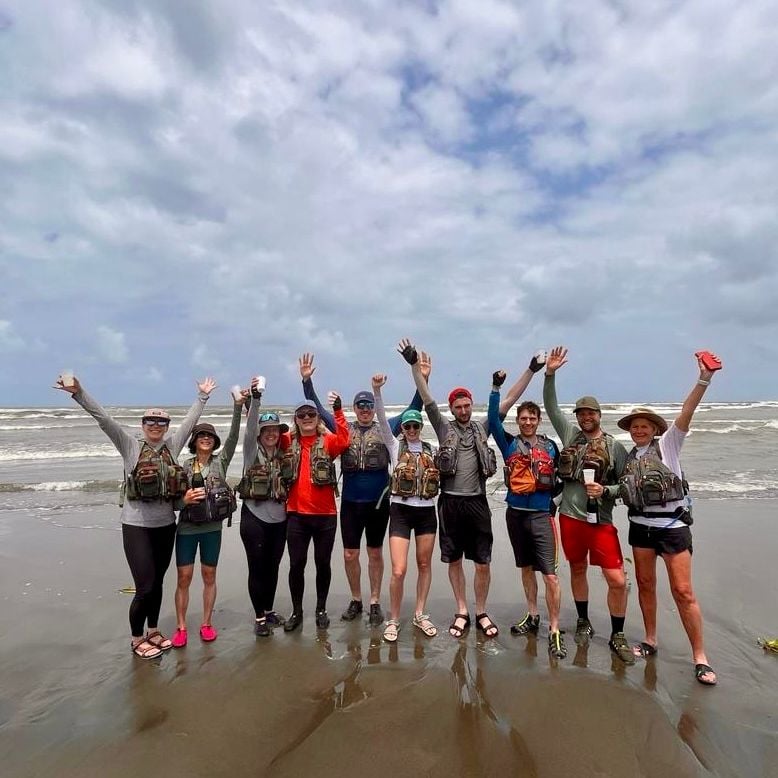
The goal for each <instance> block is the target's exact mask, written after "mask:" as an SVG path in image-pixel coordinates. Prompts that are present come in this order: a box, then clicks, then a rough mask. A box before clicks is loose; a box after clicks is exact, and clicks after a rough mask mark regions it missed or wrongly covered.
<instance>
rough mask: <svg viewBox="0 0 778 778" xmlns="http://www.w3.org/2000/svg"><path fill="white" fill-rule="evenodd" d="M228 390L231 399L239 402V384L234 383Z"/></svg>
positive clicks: (240, 397)
mask: <svg viewBox="0 0 778 778" xmlns="http://www.w3.org/2000/svg"><path fill="white" fill-rule="evenodd" d="M230 392H232V399H233V400H235V402H236V403H239V402H240V401H241V400H242V399H243V395H242V394H241V388H240V384H235V386H233V387H232V389H230Z"/></svg>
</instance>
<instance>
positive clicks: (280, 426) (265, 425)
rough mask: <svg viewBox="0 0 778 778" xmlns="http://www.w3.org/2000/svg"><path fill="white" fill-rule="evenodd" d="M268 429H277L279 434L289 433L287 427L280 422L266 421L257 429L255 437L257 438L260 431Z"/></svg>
mask: <svg viewBox="0 0 778 778" xmlns="http://www.w3.org/2000/svg"><path fill="white" fill-rule="evenodd" d="M268 427H278V430H279V432H281V433H284V432H289V425H288V424H285V423H284V422H282V421H266V422H263V423H262V424H260V425H259V426H258V427H257V437H259V433H260V432H262V430H265V429H267V428H268Z"/></svg>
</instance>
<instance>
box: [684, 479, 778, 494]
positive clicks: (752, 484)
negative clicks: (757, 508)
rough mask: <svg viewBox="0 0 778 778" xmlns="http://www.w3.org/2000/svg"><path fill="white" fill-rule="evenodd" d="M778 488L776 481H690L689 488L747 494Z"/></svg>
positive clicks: (693, 491)
mask: <svg viewBox="0 0 778 778" xmlns="http://www.w3.org/2000/svg"><path fill="white" fill-rule="evenodd" d="M775 489H778V481H690V482H689V490H690V492H691V493H692V495H693V494H694V493H695V492H726V493H728V494H748V493H749V492H763V491H765V490H771V491H772V490H775Z"/></svg>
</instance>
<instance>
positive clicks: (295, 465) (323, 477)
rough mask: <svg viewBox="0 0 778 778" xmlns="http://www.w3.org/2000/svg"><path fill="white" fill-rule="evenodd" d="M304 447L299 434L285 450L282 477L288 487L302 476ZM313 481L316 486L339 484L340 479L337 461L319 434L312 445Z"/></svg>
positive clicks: (311, 474)
mask: <svg viewBox="0 0 778 778" xmlns="http://www.w3.org/2000/svg"><path fill="white" fill-rule="evenodd" d="M301 455H302V447H301V446H300V441H299V439H298V438H297V436H295V437H293V438H292V443H291V445H290V446H289V448H288V449H287V450H286V451H285V452H284V455H283V459H282V461H281V478H282V480H283V481H284V483H285V484H286V486H287V487H289V486H291V485H292V484H293V483H294V482H295V481H296V480H297V479H298V478H299V477H300V460H301ZM310 459H311V470H310V476H311V483H312V484H314V485H315V486H337V483H338V479H337V474H336V473H335V462H334V461H333V459H332V457H331V456H330V455H329V454H328V453H327V449H326V448H325V446H324V436H323V435H317V436H316V442H315V443H314V444H313V446H312V447H311V456H310Z"/></svg>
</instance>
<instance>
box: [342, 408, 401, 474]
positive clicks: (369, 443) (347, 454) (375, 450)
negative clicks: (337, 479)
mask: <svg viewBox="0 0 778 778" xmlns="http://www.w3.org/2000/svg"><path fill="white" fill-rule="evenodd" d="M349 427H350V428H351V444H350V445H349V447H348V448H347V449H346V450H345V451H344V452H343V453H342V454H341V455H340V469H341V470H342V471H343V472H344V473H356V472H357V471H358V470H364V471H375V470H386V469H387V468H388V467H389V451H388V449H387V448H386V446H385V445H384V441H383V438H382V437H381V429H380V427H379V426H378V422H377V421H374V422H373V423H372V424H371V425H370V426H369V427H367V428H365V427H360V425H359V424H357V422H355V421H354V422H351V423H350V424H349Z"/></svg>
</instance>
